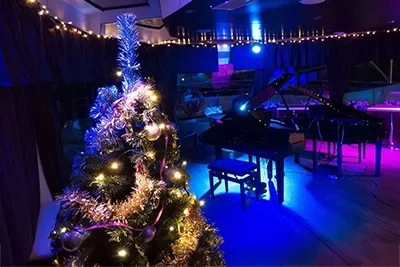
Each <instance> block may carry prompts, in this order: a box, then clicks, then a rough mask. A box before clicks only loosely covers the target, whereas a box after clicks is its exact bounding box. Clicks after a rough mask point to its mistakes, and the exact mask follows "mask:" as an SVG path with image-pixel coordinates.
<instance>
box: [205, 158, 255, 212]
mask: <svg viewBox="0 0 400 267" xmlns="http://www.w3.org/2000/svg"><path fill="white" fill-rule="evenodd" d="M208 169H209V178H210V193H211V197H212V198H213V197H214V191H215V189H216V188H217V187H218V185H217V187H215V188H214V177H217V178H218V179H220V180H225V192H228V191H229V188H228V182H233V183H237V184H239V185H240V198H241V202H242V206H243V207H244V206H245V198H246V195H245V184H246V183H248V182H254V185H255V189H256V190H255V193H256V199H257V200H259V199H260V183H261V177H260V174H259V173H258V172H257V164H255V163H253V162H248V161H242V160H236V159H227V158H222V159H218V160H215V161H213V162H211V163H210V164H209V165H208Z"/></svg>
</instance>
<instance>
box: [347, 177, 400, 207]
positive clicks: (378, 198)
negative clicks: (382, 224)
mask: <svg viewBox="0 0 400 267" xmlns="http://www.w3.org/2000/svg"><path fill="white" fill-rule="evenodd" d="M352 180H353V181H360V182H367V183H372V184H373V185H375V188H374V189H373V190H372V192H371V195H372V197H373V198H375V199H376V200H378V201H379V202H381V203H382V204H384V205H386V206H388V207H390V208H392V209H395V210H399V211H400V206H399V207H396V206H394V205H392V204H390V203H388V202H386V201H384V200H382V199H381V198H380V197H378V196H377V195H376V194H375V191H376V190H377V189H378V187H379V185H378V184H377V183H376V182H375V181H368V180H363V179H352Z"/></svg>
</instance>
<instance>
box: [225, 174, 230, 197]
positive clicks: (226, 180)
mask: <svg viewBox="0 0 400 267" xmlns="http://www.w3.org/2000/svg"><path fill="white" fill-rule="evenodd" d="M224 176H225V179H224V180H225V193H228V191H229V185H228V179H226V178H228V174H227V173H224Z"/></svg>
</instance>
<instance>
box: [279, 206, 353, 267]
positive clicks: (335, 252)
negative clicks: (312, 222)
mask: <svg viewBox="0 0 400 267" xmlns="http://www.w3.org/2000/svg"><path fill="white" fill-rule="evenodd" d="M287 212H289V213H290V214H292V215H293V216H294V217H297V218H298V220H300V221H302V222H304V228H305V229H307V230H308V231H309V232H310V233H311V234H312V235H314V236H315V237H316V238H317V239H318V240H319V241H320V242H321V243H322V244H324V245H325V246H326V247H327V248H328V249H329V250H330V251H332V252H333V253H334V254H335V255H336V256H338V257H339V258H340V259H341V260H342V261H343V262H344V263H346V265H347V266H352V264H351V263H350V262H348V261H347V260H346V259H345V258H344V257H343V256H342V255H340V254H339V252H337V251H336V250H334V249H333V248H332V247H331V246H330V245H329V244H328V243H327V242H326V241H325V240H324V239H323V238H322V237H320V236H319V235H318V234H317V233H316V232H314V231H313V230H312V229H311V227H309V226H308V225H307V223H306V222H305V221H304V219H303V218H302V217H301V216H299V215H298V214H296V213H294V212H292V211H291V210H287Z"/></svg>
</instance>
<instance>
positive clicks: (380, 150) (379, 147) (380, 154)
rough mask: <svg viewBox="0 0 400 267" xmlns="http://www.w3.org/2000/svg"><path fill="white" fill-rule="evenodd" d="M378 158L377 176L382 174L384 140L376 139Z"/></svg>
mask: <svg viewBox="0 0 400 267" xmlns="http://www.w3.org/2000/svg"><path fill="white" fill-rule="evenodd" d="M375 150H376V152H375V153H376V158H375V176H376V177H380V176H381V159H382V140H378V141H376V144H375Z"/></svg>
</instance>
